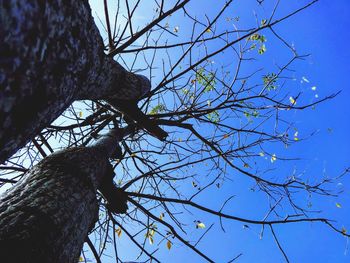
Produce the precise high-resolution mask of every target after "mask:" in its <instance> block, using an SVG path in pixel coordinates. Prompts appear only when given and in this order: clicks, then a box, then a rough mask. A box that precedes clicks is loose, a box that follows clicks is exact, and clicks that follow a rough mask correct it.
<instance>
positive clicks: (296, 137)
mask: <svg viewBox="0 0 350 263" xmlns="http://www.w3.org/2000/svg"><path fill="white" fill-rule="evenodd" d="M294 141H299V138H298V131H296V132H295V133H294Z"/></svg>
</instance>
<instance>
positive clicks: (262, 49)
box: [258, 45, 266, 55]
mask: <svg viewBox="0 0 350 263" xmlns="http://www.w3.org/2000/svg"><path fill="white" fill-rule="evenodd" d="M265 52H266V46H265V45H261V47H260V48H259V50H258V53H259V54H260V55H262V54H264V53H265Z"/></svg>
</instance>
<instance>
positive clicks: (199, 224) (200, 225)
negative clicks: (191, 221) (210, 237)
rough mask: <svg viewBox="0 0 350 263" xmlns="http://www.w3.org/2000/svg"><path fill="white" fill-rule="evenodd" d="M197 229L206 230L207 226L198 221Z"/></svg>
mask: <svg viewBox="0 0 350 263" xmlns="http://www.w3.org/2000/svg"><path fill="white" fill-rule="evenodd" d="M196 228H201V229H204V228H205V224H204V223H203V222H201V221H198V222H197V225H196Z"/></svg>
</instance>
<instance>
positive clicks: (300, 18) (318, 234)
mask: <svg viewBox="0 0 350 263" xmlns="http://www.w3.org/2000/svg"><path fill="white" fill-rule="evenodd" d="M217 2H219V1H213V0H212V1H199V0H197V1H193V3H192V4H191V11H192V12H193V13H195V14H198V16H200V15H203V14H204V13H206V14H208V15H209V16H212V15H213V13H215V11H216V10H218V9H220V5H218V4H217ZM265 2H266V3H265V5H266V7H257V5H256V2H255V1H235V3H234V4H233V7H232V8H231V9H230V10H231V12H232V13H231V14H230V15H232V16H233V17H235V16H240V22H239V23H241V24H240V26H242V27H245V26H248V25H249V23H252V21H254V20H252V17H253V10H255V11H256V12H257V13H258V14H259V15H260V16H261V17H260V18H264V14H265V15H266V16H268V14H270V10H271V8H270V6H271V3H274V2H271V1H270V2H269V1H265ZM90 3H91V5H92V8H93V10H97V12H99V11H101V10H102V4H99V3H97V1H95V0H92V1H90ZM305 3H307V1H292V3H290V1H281V4H280V8H279V9H278V10H279V11H278V12H277V13H276V17H280V16H281V15H283V14H285V13H286V12H289V11H290V10H293V9H295V8H296V7H298V6H301V5H303V4H305ZM349 12H350V2H349V1H347V0H337V1H330V0H321V1H319V2H318V3H316V4H315V5H314V6H312V7H310V8H309V9H307V10H305V11H304V12H302V13H300V14H298V15H297V16H295V17H293V18H290V19H289V20H288V21H285V22H283V23H282V24H280V25H278V26H277V27H276V31H277V32H278V33H279V34H281V35H282V36H283V37H284V39H285V40H286V41H287V42H288V43H290V44H293V45H294V46H295V47H296V49H297V51H298V53H299V54H311V55H310V56H309V57H308V58H306V59H305V61H303V62H298V63H296V64H295V66H294V67H293V69H294V70H295V74H294V77H295V81H294V84H292V85H291V87H289V88H290V89H291V92H292V93H293V90H292V89H293V88H295V89H298V90H299V91H300V90H301V91H302V92H303V96H305V100H306V101H309V102H311V101H313V100H315V96H316V94H317V96H319V98H322V97H324V96H327V95H329V94H332V93H336V92H338V91H340V90H341V91H342V92H341V93H340V94H339V95H338V96H337V97H336V98H334V99H332V100H330V101H326V102H325V103H322V104H321V105H317V106H316V108H315V109H314V110H313V109H307V110H305V111H300V112H296V111H293V112H290V113H289V114H288V118H290V120H291V121H293V122H294V123H295V124H296V126H297V127H298V132H299V136H300V137H301V138H304V137H308V135H309V134H311V133H313V132H315V133H314V135H313V136H312V137H310V138H308V139H306V140H303V141H301V142H300V143H297V144H295V145H293V146H292V147H290V148H289V149H288V151H286V150H285V149H283V147H282V148H281V147H279V146H271V148H270V150H271V152H276V153H277V156H279V155H280V154H281V155H285V156H288V157H292V156H293V157H299V158H301V160H299V161H288V162H282V161H279V160H278V161H277V162H275V163H274V164H273V165H274V166H272V164H270V166H269V167H270V168H273V169H275V172H277V173H291V172H292V171H293V170H295V171H296V173H297V174H301V173H302V174H305V176H307V177H308V178H310V180H312V179H313V178H321V177H322V176H324V175H328V176H330V177H334V176H336V175H339V174H340V173H341V172H342V171H343V170H344V169H345V168H346V167H348V166H350V161H349V157H348V156H350V140H349V137H348V131H349V129H350V122H349V117H348V116H350V107H348V105H347V103H349V98H350V87H349V84H350V83H349V82H350V81H349V79H348V74H349V73H350V66H349V64H350V63H349V61H350V50H349V47H348V46H347V41H349V40H350V39H349V37H350V35H349V33H347V32H348V29H349V28H350V16H349ZM149 14H150V12H148V11H147V5H146V4H145V5H144V6H143V7H142V8H141V11H140V13H139V14H138V23H140V25H142V23H144V22H145V21H146V20H147V19H146V18H147V16H148V15H149ZM253 18H254V17H253ZM97 24H98V25H99V23H98V22H97ZM169 24H170V27H171V28H175V27H176V26H178V27H179V29H178V30H179V33H182V32H183V36H182V37H185V35H186V31H187V30H188V27H187V25H183V24H181V17H176V16H175V17H173V18H172V20H171V21H169ZM228 26H229V24H227V23H225V22H224V21H222V22H220V23H219V24H218V27H220V28H221V27H222V28H224V27H228ZM179 35H181V34H179ZM267 39H268V41H267V43H266V46H267V51H266V54H264V55H265V56H266V57H264V58H262V63H263V64H264V66H265V67H267V68H269V67H271V68H273V67H274V62H276V61H279V60H283V59H287V57H288V55H287V52H286V50H285V48H281V45H278V44H277V42H276V41H274V40H272V39H271V38H270V37H269V34H268V33H267ZM209 48H213V49H215V48H216V46H213V47H209ZM175 55H176V54H175ZM130 56H132V55H130ZM220 59H221V61H220V62H221V63H225V57H224V56H223V57H220ZM305 79H306V80H305ZM156 82H157V79H154V83H156ZM312 87H316V90H313V89H312ZM197 169H199V170H198V172H200V169H201V168H197ZM202 169H205V168H204V167H202ZM250 183H251V182H249V181H248V180H245V179H244V178H240V179H239V180H238V179H237V180H234V181H233V182H228V183H226V184H225V185H224V186H223V187H222V188H221V189H220V191H221V192H220V195H218V194H217V192H215V189H214V190H209V191H208V194H207V195H205V196H203V198H198V199H197V202H198V203H202V204H206V205H208V206H210V207H220V203H222V201H223V200H225V197H227V196H230V195H231V194H234V195H236V197H235V198H234V200H233V201H232V202H230V206H229V208H228V209H227V211H226V212H227V213H229V212H230V213H232V214H235V215H238V216H246V217H250V218H258V219H259V218H261V216H262V215H263V213H262V210H263V208H264V207H265V206H266V201H265V200H264V199H261V198H260V196H259V194H257V193H252V192H249V191H246V190H247V189H248V187H249V185H250ZM332 187H334V188H335V189H338V190H343V193H342V194H341V195H340V196H339V197H336V198H333V197H326V198H323V197H318V196H313V197H312V198H311V199H310V198H308V196H307V195H306V194H304V195H303V194H301V195H299V196H298V200H299V201H300V202H304V204H306V203H307V202H310V203H312V208H314V209H317V210H322V211H323V212H322V215H323V216H324V217H329V218H332V219H334V220H336V221H337V223H336V225H337V226H338V227H341V226H344V227H345V228H346V229H348V231H350V224H349V218H350V195H349V194H350V181H349V177H348V176H346V177H344V178H342V179H341V180H340V181H339V183H338V184H335V185H333V186H332ZM188 191H191V190H190V189H188ZM217 196H218V198H216V197H217ZM336 203H339V204H340V205H341V208H338V207H337V206H336ZM191 211H194V210H191ZM195 213H196V218H201V220H202V221H203V222H205V224H206V226H207V227H209V226H210V225H211V224H212V223H214V226H213V228H212V229H211V232H210V233H209V234H208V235H207V236H206V237H205V238H203V240H202V241H201V243H200V244H199V248H201V249H202V250H203V251H205V252H207V253H208V255H210V256H211V257H212V258H215V259H217V260H218V261H217V262H227V261H228V260H229V259H230V258H233V257H234V256H236V255H238V254H239V253H243V255H242V256H241V257H240V259H239V260H238V261H237V262H284V261H283V256H282V254H281V252H280V251H279V250H278V248H277V246H276V244H275V242H274V241H273V238H272V236H271V234H270V231H269V230H267V229H266V230H265V232H264V236H263V238H262V239H260V238H259V233H260V230H261V227H256V226H249V228H243V224H242V223H237V222H227V221H224V226H225V229H226V230H227V231H226V233H223V232H222V231H221V230H220V224H219V221H218V220H217V219H216V218H214V217H211V216H207V215H205V214H202V213H198V212H195ZM182 217H183V218H184V220H185V221H187V222H191V220H192V219H193V218H192V216H191V215H183V216H182ZM199 231H201V230H198V229H195V228H193V229H192V232H190V233H189V236H190V237H191V235H192V236H195V237H198V236H200V234H201V232H199ZM275 231H276V233H277V235H278V237H279V239H280V242H281V243H282V246H283V248H284V249H285V252H286V253H287V255H288V257H289V259H290V260H291V262H321V263H322V262H339V263H341V262H349V261H350V258H349V257H350V256H349V251H348V248H347V242H348V241H347V240H346V239H345V238H344V237H343V236H341V235H338V234H336V233H335V232H333V231H332V230H330V229H329V228H327V227H325V226H324V225H321V224H317V223H313V224H309V223H304V224H295V225H283V226H276V227H275ZM202 232H203V231H202ZM190 239H191V238H190ZM191 240H194V238H193V239H191ZM153 246H154V245H153ZM118 247H119V248H120V251H121V253H122V254H123V259H125V260H126V259H130V260H134V257H133V254H134V253H136V252H135V251H136V250H135V248H133V247H132V246H131V245H130V243H129V242H128V241H127V238H126V236H125V235H123V236H122V237H121V238H120V240H119V242H118ZM147 248H150V249H151V250H152V248H154V247H152V246H148V245H147ZM159 258H161V259H163V261H164V262H203V261H202V259H200V258H199V257H198V256H197V255H195V254H194V253H193V252H191V251H189V250H188V249H186V248H185V247H184V246H183V245H181V244H180V243H179V242H174V245H173V248H172V249H171V250H170V251H168V250H167V249H166V248H165V245H164V244H161V245H160V251H159ZM163 261H162V262H163ZM105 262H109V261H108V260H106V261H105ZM111 262H112V261H111Z"/></svg>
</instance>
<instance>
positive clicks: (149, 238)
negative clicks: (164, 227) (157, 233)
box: [148, 236, 154, 245]
mask: <svg viewBox="0 0 350 263" xmlns="http://www.w3.org/2000/svg"><path fill="white" fill-rule="evenodd" d="M148 241H149V243H150V244H151V245H153V243H154V240H153V237H152V236H148Z"/></svg>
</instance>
